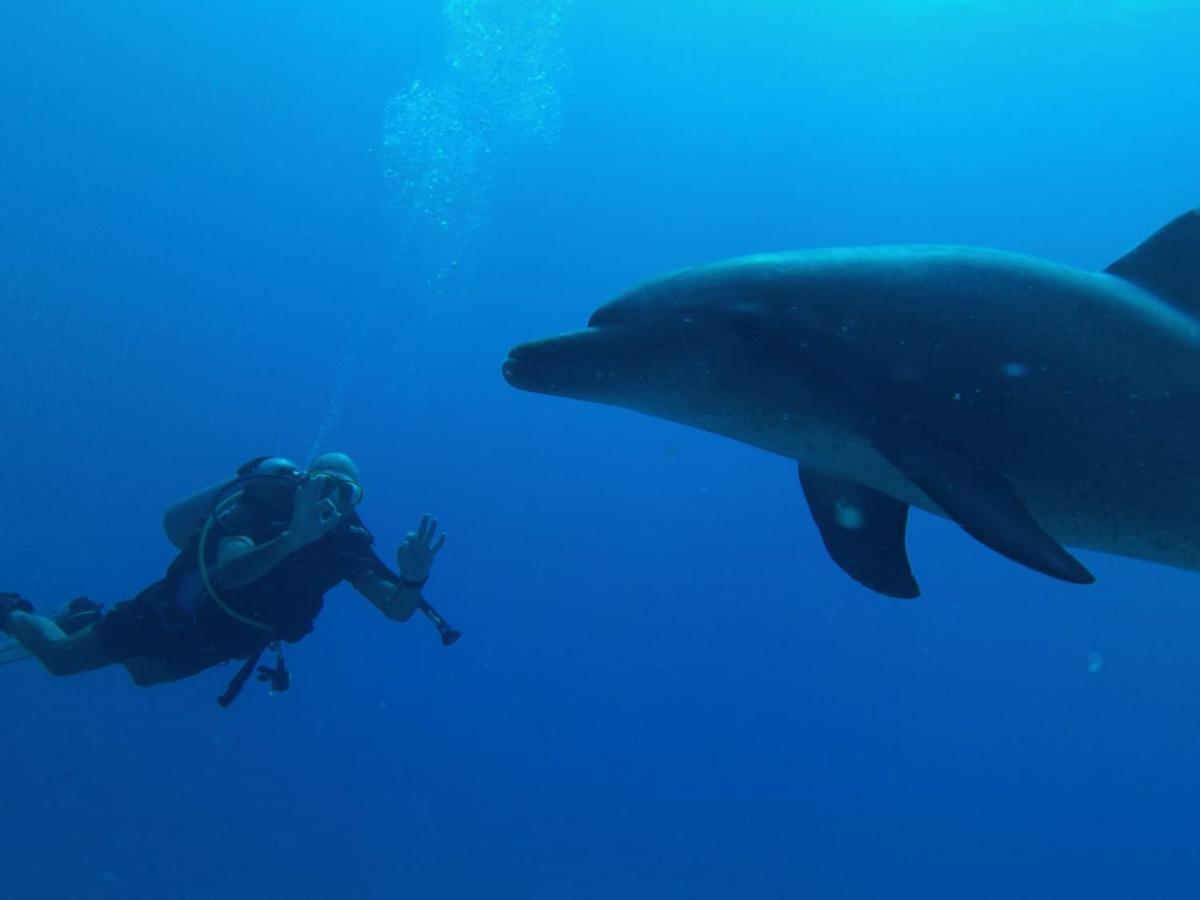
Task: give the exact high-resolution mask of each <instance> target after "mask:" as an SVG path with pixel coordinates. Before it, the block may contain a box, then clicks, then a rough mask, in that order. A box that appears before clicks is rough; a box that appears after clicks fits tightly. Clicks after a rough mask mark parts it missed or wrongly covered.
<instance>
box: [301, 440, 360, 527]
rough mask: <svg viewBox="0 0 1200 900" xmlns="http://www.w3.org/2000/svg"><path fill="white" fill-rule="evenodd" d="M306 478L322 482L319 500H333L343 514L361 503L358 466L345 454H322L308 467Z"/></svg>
mask: <svg viewBox="0 0 1200 900" xmlns="http://www.w3.org/2000/svg"><path fill="white" fill-rule="evenodd" d="M308 477H309V478H310V479H318V480H320V481H322V483H323V484H324V489H323V490H322V491H321V499H322V500H324V499H326V498H328V499H331V500H333V502H334V503H335V504H336V505H337V507H338V509H339V510H341V511H342V512H343V513H344V512H349V511H350V510H351V509H353V508H354V507H356V506H358V504H359V503H361V502H362V496H363V487H362V484H361V483H360V482H359V480H358V466H357V465H355V463H354V460H352V459H351V458H350V457H349V456H347V455H346V454H345V453H322V454H321V455H320V456H318V457H317V458H316V459H314V460H313V461H312V465H310V466H309V467H308Z"/></svg>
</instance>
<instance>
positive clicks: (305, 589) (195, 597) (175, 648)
mask: <svg viewBox="0 0 1200 900" xmlns="http://www.w3.org/2000/svg"><path fill="white" fill-rule="evenodd" d="M289 519H290V510H289V509H284V510H276V511H275V514H274V515H270V514H264V513H263V512H262V511H261V510H259V511H256V510H253V509H251V508H249V507H247V506H245V505H239V506H238V507H236V508H235V509H234V510H232V511H231V514H230V515H227V516H223V517H222V520H221V521H220V523H214V526H213V527H212V528H210V532H209V534H208V536H207V538H206V541H205V551H206V552H205V557H206V559H207V560H208V571H209V578H210V580H213V582H214V583H213V587H214V589H215V590H216V591H218V592H219V596H220V598H221V601H222V602H223V603H224V604H225V606H227V607H229V608H230V609H232V610H233V611H235V612H237V613H238V614H239V615H241V616H244V617H246V618H249V619H252V620H254V621H255V622H261V623H262V624H264V625H267V626H269V627H270V629H271V631H270V633H268V632H267V631H265V630H263V629H260V628H255V627H254V626H252V625H248V624H245V623H243V622H240V621H238V620H237V619H235V618H233V617H231V616H230V615H229V614H228V613H226V612H225V611H224V610H222V609H221V607H220V606H219V605H218V604H217V603H216V602H214V601H213V599H212V598H211V597H210V596H208V595H207V592H206V591H205V588H204V586H203V583H202V581H201V579H200V577H199V567H198V565H197V549H198V543H199V536H198V535H197V536H196V537H195V538H194V539H193V541H192V544H191V546H189V547H188V549H186V550H184V551H183V552H182V553H180V554H179V556H177V557H176V558H175V560H174V561H173V562H172V563H171V566H170V567H169V568H168V570H167V574H166V576H165V577H164V578H162V580H160V581H156V582H155V583H154V584H152V585H150V586H149V587H147V588H146V589H145V590H143V591H142V592H141V593H139V594H138V595H137V596H136V597H134V598H133V599H132V600H127V601H125V602H122V603H118V604H117V605H116V606H114V607H113V608H112V610H110V611H109V613H108V614H107V615H106V616H105V617H104V618H103V619H102V620H101V621H99V622H97V623H96V626H95V630H96V634H97V635H98V637H99V639H100V642H101V645H102V646H103V647H104V649H105V650H106V652H107V653H108V654H109V655H111V656H112V658H113V661H114V662H124V661H126V660H130V659H135V658H151V659H158V660H161V661H162V662H164V663H165V664H166V666H167V669H168V670H169V671H170V673H171V674H172V675H173V676H174V677H175V678H185V677H187V676H188V675H194V674H195V673H196V672H199V671H201V670H203V669H207V668H208V667H209V666H214V665H218V664H219V663H224V662H228V661H229V660H232V659H247V658H249V657H251V656H253V655H255V654H256V653H258V652H259V651H260V650H261V649H262V647H263V645H264V643H266V642H267V641H268V640H283V641H287V642H288V643H295V642H296V641H298V640H300V639H301V638H302V637H304V636H305V635H306V634H308V633H309V632H310V631H312V629H313V623H314V621H315V620H316V618H317V616H318V615H319V614H320V612H321V607H322V606H323V604H324V597H325V592H326V591H328V590H329V589H330V588H332V587H334V586H336V585H338V584H340V583H341V582H342V581H352V580H354V579H355V578H358V577H359V576H360V575H364V574H366V573H374V574H375V575H377V576H379V577H380V578H384V579H387V580H389V581H392V582H394V583H397V584H398V583H399V581H400V577H399V576H398V575H397V574H395V573H394V572H392V571H391V570H390V569H389V568H388V567H387V566H386V565H385V564H384V562H383V561H382V560H381V559H380V558H379V557H378V556H377V555H376V553H375V551H374V550H373V549H372V547H371V545H372V544H373V543H374V538H373V537H372V535H371V533H370V532H369V531H368V530H367V529H366V527H365V526H364V525H363V523H362V520H361V519H359V517H358V515H357V514H355V513H350V514H349V515H347V516H346V517H345V519H344V520H343V521H342V523H341V524H340V525H338V527H337V528H336V529H335V530H334V531H332V532H330V533H329V534H326V535H325V536H324V537H322V538H321V539H320V540H318V541H315V542H313V543H312V544H309V545H308V546H307V547H304V548H302V549H301V550H298V551H297V552H296V553H294V554H292V555H291V556H289V557H287V558H286V559H284V560H283V561H282V562H280V563H279V564H278V565H277V566H275V568H273V569H272V570H271V571H270V572H268V573H267V574H266V575H264V576H263V577H262V578H259V579H258V580H257V581H254V582H252V583H251V584H247V585H243V586H241V587H235V588H229V587H222V586H220V585H219V584H216V583H215V580H214V579H213V574H212V573H213V572H215V570H216V553H217V548H218V546H219V545H220V542H221V541H222V540H223V539H225V538H226V537H230V536H233V535H245V536H247V537H250V538H251V539H252V540H253V541H254V543H255V544H256V545H260V544H263V543H265V542H266V541H269V540H271V539H273V538H274V537H277V536H278V535H279V534H280V533H282V531H283V529H284V527H286V523H287V521H289Z"/></svg>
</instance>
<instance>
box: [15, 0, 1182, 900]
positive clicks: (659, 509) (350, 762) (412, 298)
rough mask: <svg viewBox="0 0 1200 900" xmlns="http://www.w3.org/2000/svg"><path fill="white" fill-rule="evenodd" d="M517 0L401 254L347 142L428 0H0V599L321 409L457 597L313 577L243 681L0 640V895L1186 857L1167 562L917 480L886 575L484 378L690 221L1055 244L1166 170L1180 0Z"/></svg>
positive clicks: (738, 238)
mask: <svg viewBox="0 0 1200 900" xmlns="http://www.w3.org/2000/svg"><path fill="white" fill-rule="evenodd" d="M511 2H512V3H514V4H515V3H516V2H517V0H511ZM474 5H478V6H481V7H483V6H484V5H483V4H474ZM472 6H473V4H471V3H469V2H468V3H463V2H460V4H459V7H460V12H461V10H462V9H463V8H465V9H466V12H465V13H464V14H465V15H466V16H467V17H468V18H470V16H471V15H472V13H471V8H472ZM484 12H486V9H484ZM480 15H481V16H482V15H483V13H482V12H481V13H480ZM485 18H486V17H485ZM563 23H564V25H563V30H562V35H561V40H562V46H561V50H562V53H563V54H564V59H565V60H567V61H568V63H569V66H568V71H567V72H565V73H561V74H559V73H557V71H556V72H555V77H556V78H557V79H558V86H557V90H558V94H559V97H560V98H561V115H562V130H561V135H560V136H559V137H558V138H557V140H553V141H549V142H546V141H542V142H540V143H539V142H532V143H527V144H522V143H521V142H520V141H519V140H515V139H514V140H513V141H511V142H510V144H511V147H510V150H509V151H508V152H507V153H506V154H504V155H501V156H498V157H497V158H496V159H495V160H494V161H492V162H491V163H489V165H490V166H491V168H490V169H489V170H488V173H487V174H488V183H487V186H486V191H484V192H483V193H484V194H485V195H486V196H485V199H486V210H485V219H484V223H483V225H482V226H480V227H478V228H476V229H474V230H471V231H470V233H469V234H467V235H466V237H464V238H463V240H462V242H461V246H460V247H459V250H460V251H461V256H460V258H459V260H458V262H459V265H457V267H456V268H455V270H454V273H453V274H452V275H451V276H450V277H449V279H447V280H444V281H442V282H440V283H439V285H440V286H438V287H436V288H435V287H431V286H430V283H429V280H428V278H427V274H428V271H429V270H430V269H431V268H436V267H437V265H438V264H439V263H438V261H437V260H429V259H424V258H422V259H417V258H413V253H412V252H410V253H409V254H408V255H406V249H409V250H410V251H411V248H412V247H414V246H416V245H417V244H418V243H419V240H418V238H419V237H420V236H419V235H417V236H416V237H414V232H413V230H412V225H411V222H410V223H409V224H408V225H402V224H401V220H404V218H405V217H404V211H403V210H399V211H398V210H397V209H396V208H395V206H396V203H395V197H394V194H389V190H390V188H389V185H388V183H387V181H386V179H385V178H384V177H383V174H382V170H383V168H384V167H383V165H382V163H381V158H382V153H381V147H382V133H383V123H384V112H385V108H386V106H387V103H388V101H389V99H390V98H391V97H392V96H394V95H395V94H396V93H397V92H398V91H400V90H402V89H404V88H405V87H406V86H407V85H409V84H411V82H412V81H413V80H414V79H415V78H420V77H425V78H437V77H442V76H444V71H445V66H444V63H443V61H442V60H443V53H444V47H445V44H446V41H447V39H448V32H449V31H450V29H449V28H448V26H447V18H446V16H445V15H444V14H443V11H442V10H441V8H440V6H439V4H438V3H437V2H434V0H428V2H410V3H403V2H396V3H391V4H388V3H379V2H365V0H345V2H339V3H333V2H331V0H323V2H304V3H297V2H288V3H285V2H281V0H277V2H254V3H245V2H236V3H235V2H229V0H223V2H208V3H194V4H192V3H178V4H162V3H151V2H148V0H111V2H106V3H103V4H98V3H85V2H75V3H65V2H55V0H42V2H37V3H34V2H31V0H25V2H24V3H17V2H15V0H0V351H2V353H0V412H2V413H3V417H2V424H0V535H2V540H0V572H3V573H4V574H3V578H2V579H0V581H2V582H3V583H2V584H0V587H3V588H6V589H15V590H20V591H22V592H23V593H25V594H26V595H28V596H30V597H32V598H34V599H35V600H36V601H37V602H38V603H39V604H40V605H42V606H44V607H51V606H53V605H56V604H57V603H59V602H61V601H62V600H64V599H66V598H68V597H71V596H74V595H76V594H79V593H85V592H86V593H90V594H91V596H93V597H94V598H96V599H98V600H101V601H103V602H106V603H111V602H115V601H117V600H119V599H121V598H123V597H126V596H129V595H130V594H132V593H133V592H135V591H136V590H137V589H139V588H140V587H141V586H143V585H144V584H146V583H148V582H149V581H151V580H153V579H155V578H157V577H158V576H159V574H160V573H161V571H162V569H163V567H164V566H165V565H166V563H167V562H168V561H169V560H170V552H169V551H170V547H169V546H168V544H167V543H166V541H165V540H164V539H163V538H162V536H161V533H160V531H159V527H158V521H159V516H160V515H161V511H162V509H163V507H164V506H165V505H167V504H168V503H169V502H171V501H172V500H173V499H175V498H176V497H177V496H179V495H182V494H184V493H187V492H189V491H190V490H192V489H193V488H195V487H196V486H197V485H198V484H201V483H204V482H206V481H209V480H211V479H212V478H215V477H217V476H219V475H221V474H223V473H224V472H226V471H228V470H230V469H232V468H233V467H234V466H236V465H237V464H238V463H239V462H241V461H242V460H243V459H245V458H248V457H250V456H254V455H257V454H259V453H271V452H281V453H286V454H289V455H291V456H293V457H295V458H298V459H301V460H303V459H304V458H305V457H306V455H307V453H308V452H309V450H310V448H311V446H312V444H313V442H314V440H315V438H316V436H317V434H318V432H319V429H320V428H321V426H322V423H323V422H325V423H326V428H327V432H328V433H327V444H328V445H330V446H333V447H337V448H341V449H345V450H347V451H349V452H351V453H353V454H354V455H355V456H356V457H357V458H358V459H359V461H360V464H361V466H362V468H363V471H364V478H365V481H366V486H367V498H366V501H365V504H364V507H363V510H362V512H363V515H364V517H365V518H366V519H367V521H368V523H370V524H371V526H372V527H373V529H374V530H375V531H376V533H377V536H378V537H379V539H380V542H381V544H382V545H383V550H384V552H385V553H390V552H391V548H392V547H393V546H394V545H395V544H396V542H397V541H399V540H400V539H401V538H402V537H403V534H404V533H405V531H407V530H408V529H409V528H410V527H412V525H413V524H415V522H416V519H417V517H418V516H419V515H420V513H421V512H423V511H426V510H429V511H433V512H435V513H437V514H438V515H439V516H440V517H441V519H442V522H443V523H444V525H445V527H446V528H447V530H448V531H449V533H450V541H449V543H448V545H447V547H446V549H445V551H444V553H443V555H442V556H441V557H440V558H439V561H438V565H437V568H436V570H435V574H434V579H433V580H432V581H431V582H430V586H429V588H428V593H429V595H430V596H431V598H432V599H434V601H435V602H436V603H438V604H439V605H440V606H441V607H442V609H443V611H444V612H445V613H446V615H447V616H448V617H449V618H450V619H452V620H453V621H454V622H455V623H456V624H457V625H459V626H460V627H461V628H462V629H463V631H464V632H465V634H466V636H465V637H464V638H463V640H462V641H461V643H460V644H459V645H457V646H456V647H454V648H453V649H452V650H443V649H442V648H441V647H440V646H439V645H438V643H437V641H436V636H435V634H434V633H433V631H432V629H430V628H429V627H428V625H427V624H426V623H424V622H414V623H412V624H411V625H409V626H406V627H392V626H391V625H390V624H389V623H387V622H386V621H385V620H383V619H381V618H380V617H379V616H378V614H377V613H375V612H374V610H372V609H371V608H370V607H369V606H368V605H367V604H366V603H365V602H362V601H361V600H360V599H359V598H357V597H356V596H355V595H354V594H353V593H351V592H348V591H338V592H336V593H335V594H333V595H331V596H330V598H329V599H330V602H329V604H328V607H327V610H326V612H325V614H324V615H323V617H322V619H321V621H320V623H319V627H318V629H317V632H316V633H315V634H314V635H313V636H312V637H311V638H309V639H307V640H306V641H305V642H304V643H302V644H300V645H298V646H297V647H296V648H294V649H293V650H292V652H291V654H290V657H289V659H290V663H291V665H292V667H293V669H294V670H295V672H296V679H295V686H294V691H293V692H292V693H291V694H289V695H287V696H283V697H275V698H269V697H268V696H266V695H265V693H263V692H262V691H260V690H259V689H258V688H257V687H253V688H251V689H249V690H248V691H247V692H246V694H245V696H244V697H243V698H242V699H241V700H240V701H239V702H238V703H237V705H236V706H235V707H234V708H232V709H231V710H229V711H225V712H223V711H221V710H219V709H218V708H217V707H216V705H215V703H213V698H214V697H215V695H216V694H217V693H219V692H220V690H221V689H222V688H223V686H224V684H225V680H226V678H227V677H228V675H230V674H231V672H230V671H229V669H223V670H220V671H217V672H209V673H205V674H202V675H201V676H199V677H197V678H195V679H192V680H190V681H188V682H186V683H182V684H177V685H171V686H166V687H160V688H156V689H153V690H145V691H142V690H137V689H135V688H134V687H132V686H131V685H130V684H129V683H128V681H127V679H126V677H125V676H124V674H123V673H122V672H121V671H119V670H112V671H105V672H101V673H96V674H92V675H88V676H82V677H79V678H75V679H70V680H62V681H56V680H54V679H51V678H50V677H49V676H47V675H45V674H44V673H43V672H42V671H40V669H39V668H38V667H37V666H36V665H35V664H33V663H23V664H21V665H18V666H11V667H8V668H6V669H4V670H2V671H0V676H2V678H3V693H2V695H0V696H3V704H2V706H0V708H2V709H3V719H2V720H0V771H2V772H3V775H4V780H3V796H4V809H5V819H4V825H3V826H0V872H2V878H3V882H2V883H3V892H4V895H5V896H6V897H13V898H18V897H35V896H36V897H51V898H60V897H62V898H88V897H101V898H108V897H123V898H143V897H146V898H149V897H162V896H170V897H179V898H192V897H197V898H199V897H216V896H222V897H239V898H240V897H274V896H280V897H289V898H295V900H300V898H309V897H362V898H374V897H381V898H382V897H395V896H413V897H448V898H459V897H463V898H465V897H480V896H495V897H522V898H526V897H528V898H533V897H545V898H562V897H573V898H574V897H578V898H593V897H594V898H608V897H614V896H618V895H628V896H635V897H643V896H644V897H689V898H726V897H763V898H766V897H798V896H806V897H922V898H928V897H1091V898H1096V897H1158V898H1168V897H1169V898H1174V897H1180V898H1184V897H1192V896H1195V885H1196V883H1197V877H1198V876H1200V849H1198V848H1200V841H1198V839H1200V782H1198V780H1197V776H1196V774H1195V765H1194V764H1195V759H1196V749H1197V746H1198V742H1200V690H1198V688H1200V656H1198V653H1197V648H1200V606H1198V605H1197V598H1196V597H1195V596H1194V594H1195V593H1196V590H1197V585H1198V584H1200V582H1197V580H1196V578H1195V576H1193V575H1190V574H1188V573H1183V572H1176V571H1171V570H1167V569H1162V568H1157V567H1154V566H1150V565H1146V564H1139V563H1134V562H1129V561H1125V560H1120V559H1117V558H1114V557H1107V556H1096V555H1088V556H1086V563H1087V565H1088V566H1089V567H1090V568H1092V569H1093V571H1095V572H1096V573H1097V575H1098V576H1099V579H1100V580H1099V583H1098V584H1097V585H1095V586H1093V587H1090V588H1087V589H1079V588H1073V587H1069V586H1065V585H1059V584H1056V583H1052V582H1051V581H1049V580H1048V579H1044V578H1041V577H1039V576H1036V575H1034V574H1031V573H1028V572H1026V571H1023V570H1021V569H1019V568H1018V567H1015V566H1013V565H1011V564H1009V563H1007V562H1005V561H1003V560H1001V559H999V558H998V557H996V556H994V555H992V554H990V553H988V552H987V551H985V550H984V549H982V548H981V547H979V546H978V545H976V544H974V543H972V542H971V541H970V540H969V539H968V538H966V537H965V536H964V535H963V534H962V533H961V532H960V531H958V530H957V529H956V528H954V527H953V526H950V525H948V524H946V523H943V522H940V521H935V520H932V519H931V518H930V517H928V516H924V515H917V516H915V517H914V522H913V525H912V529H911V547H912V557H913V561H914V565H915V567H916V568H917V571H918V575H919V577H920V578H921V581H922V586H923V588H924V590H925V596H924V597H923V598H922V599H921V600H919V601H917V602H914V603H899V602H893V601H887V600H884V599H883V598H880V597H877V596H874V595H871V594H869V593H868V592H866V591H865V590H863V589H861V588H860V587H858V586H857V585H856V584H854V583H853V582H851V581H849V580H848V579H847V578H846V577H845V576H843V575H842V574H841V572H840V571H838V570H837V569H836V568H835V567H834V566H833V564H832V563H831V562H829V561H828V560H827V559H826V557H825V555H824V552H823V550H822V548H821V546H820V542H819V539H818V537H817V534H816V531H815V529H814V528H813V527H812V525H811V523H810V521H809V520H808V516H807V512H806V510H805V507H804V502H803V499H802V496H801V494H800V492H799V489H798V486H797V485H796V483H795V476H794V466H793V465H792V464H791V463H789V462H788V461H786V460H782V459H778V458H773V457H770V456H768V455H766V454H763V453H760V452H758V451H756V450H753V449H750V448H747V447H745V446H741V445H738V444H735V443H732V442H729V441H724V440H721V439H718V438H715V437H711V436H708V435H705V434H702V433H699V432H692V431H689V430H686V429H683V428H680V427H677V426H672V425H668V424H666V423H662V422H658V421H654V420H650V419H644V418H640V417H638V416H635V415H634V414H632V413H627V412H622V411H618V410H613V409H607V408H600V407H591V406H587V405H584V404H577V403H572V402H570V401H564V400H556V399H553V398H547V397H541V396H534V395H527V394H520V393H517V392H515V391H513V390H512V389H510V388H509V387H507V385H505V384H504V383H503V381H502V380H501V378H500V376H499V371H498V367H499V362H500V360H501V359H502V358H503V356H504V354H505V352H506V350H507V348H508V347H509V346H510V345H511V344H512V343H515V342H517V341H519V340H523V339H528V338H532V337H538V336H543V335H546V334H549V333H552V332H554V331H559V330H566V329H569V328H572V327H577V326H579V325H580V324H582V323H583V322H584V321H585V320H586V316H587V315H588V313H589V312H590V310H591V309H592V308H594V307H595V306H596V305H598V304H599V303H600V302H602V301H604V300H605V299H607V298H609V297H610V296H612V295H613V294H615V293H617V292H619V291H620V290H622V289H624V288H626V287H628V286H629V285H631V284H632V283H635V282H637V281H638V280H641V279H643V278H646V277H649V276H651V275H654V274H656V273H658V272H661V271H663V270H666V269H671V268H673V267H677V266H680V265H686V264H689V263H695V262H700V261H705V260H708V259H713V258H718V257H723V256H729V255H734V254H738V253H742V252H749V251H757V250H772V249H784V248H802V247H808V246H819V245H830V244H844V243H870V242H920V241H944V242H958V243H979V244H987V245H993V246H999V247H1004V248H1008V249H1014V250H1022V251H1027V252H1031V253H1036V254H1039V255H1044V256H1049V257H1053V258H1056V259H1059V260H1062V261H1065V262H1069V263H1072V264H1076V265H1080V266H1085V267H1100V266H1103V265H1105V264H1106V263H1107V262H1109V261H1110V260H1111V259H1113V258H1115V257H1116V256H1118V255H1119V254H1120V253H1122V252H1123V251H1125V250H1126V249H1128V247H1129V246H1131V245H1132V244H1134V243H1136V242H1137V241H1139V240H1141V239H1142V238H1143V237H1145V236H1146V235H1148V234H1149V233H1150V232H1151V231H1152V230H1153V229H1154V228H1156V227H1158V226H1159V225H1161V224H1163V223H1164V222H1165V221H1167V220H1168V219H1169V218H1170V217H1172V216H1173V215H1175V214H1178V213H1179V212H1181V211H1183V210H1184V209H1186V208H1188V207H1189V206H1193V205H1195V204H1196V203H1197V201H1200V167H1198V166H1197V160H1198V159H1200V119H1198V117H1197V115H1196V111H1197V110H1198V109H1200V77H1198V73H1197V63H1196V56H1195V48H1196V46H1197V45H1198V43H1200V11H1197V10H1196V8H1195V6H1194V4H1191V3H1189V2H1187V0H1160V2H1154V3H1152V2H1145V3H1135V2H1132V0H1127V2H1122V0H1097V2H1095V3H1089V4H1075V3H1068V2H1066V0H1046V2H1038V3H1034V2H1032V0H1027V2H999V0H993V2H986V3H984V2H981V3H975V4H955V3H948V2H946V3H917V2H915V0H909V2H901V0H891V2H884V0H876V2H867V0H856V2H834V0H823V2H812V3H790V2H783V0H774V2H766V0H753V2H746V0H741V2H738V3H732V2H726V3H719V2H713V0H709V2H697V0H689V2H682V0H671V2H658V3H646V2H633V0H604V2H584V0H576V2H575V3H574V4H573V5H569V6H566V7H564V10H563ZM496 65H497V66H498V67H500V68H502V67H503V60H498V61H497V62H496ZM439 73H442V75H439ZM468 124H469V123H468ZM497 137H498V136H497V135H496V134H494V133H493V134H491V135H490V136H489V137H488V139H489V140H492V139H496V138H497ZM509 137H514V136H511V135H510V136H509ZM515 137H519V135H518V136H515ZM449 149H450V150H452V149H453V148H449ZM389 196H391V197H392V200H391V201H389ZM471 212H472V211H471V210H464V215H466V214H467V213H471ZM475 212H477V210H475ZM417 227H418V230H419V224H418V226H417ZM364 311H366V312H367V313H369V314H370V319H369V326H370V327H369V329H368V334H367V336H366V338H365V340H362V341H361V342H357V343H356V338H355V335H356V333H357V332H358V331H359V330H360V326H361V322H362V321H363V314H364ZM355 346H357V347H358V350H359V353H358V356H357V358H356V360H355V361H354V363H353V365H352V366H350V367H349V370H350V377H349V381H348V383H347V393H346V396H345V403H344V409H342V410H341V412H340V415H338V414H332V415H331V409H334V410H335V412H336V407H337V404H336V403H335V398H334V394H335V385H336V383H337V380H338V377H339V373H340V372H342V371H343V370H345V369H346V368H347V359H346V356H347V353H348V352H350V349H351V348H353V347H355ZM1089 654H1100V657H1101V658H1102V660H1103V666H1102V668H1100V670H1099V671H1098V672H1096V673H1092V672H1089V659H1090V658H1091V657H1090V656H1089Z"/></svg>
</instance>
